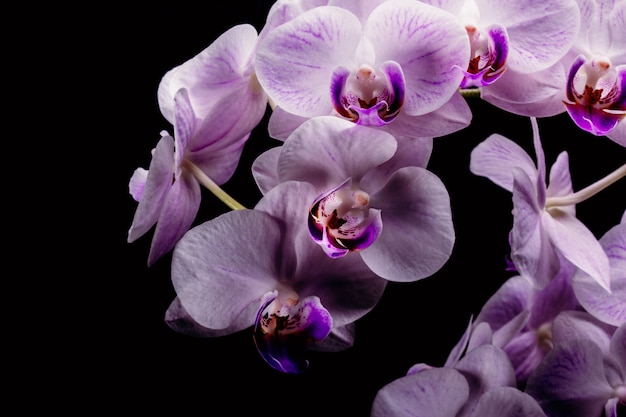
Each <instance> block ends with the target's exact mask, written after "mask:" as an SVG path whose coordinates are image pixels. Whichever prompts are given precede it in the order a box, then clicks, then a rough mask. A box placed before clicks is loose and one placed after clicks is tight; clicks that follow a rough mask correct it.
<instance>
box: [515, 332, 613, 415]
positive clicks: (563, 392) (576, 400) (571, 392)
mask: <svg viewBox="0 0 626 417" xmlns="http://www.w3.org/2000/svg"><path fill="white" fill-rule="evenodd" d="M612 390H613V388H612V387H611V386H610V385H609V384H608V382H607V380H606V378H605V376H604V364H603V354H602V350H601V349H600V347H599V346H598V345H597V344H595V343H594V342H593V341H591V340H588V339H576V340H571V341H569V342H567V343H565V344H562V345H559V346H555V348H554V349H553V350H552V351H551V352H550V353H548V355H546V357H545V358H544V360H543V361H542V362H541V363H540V364H539V366H538V367H537V369H536V370H535V372H534V373H532V374H531V375H530V377H529V378H528V384H527V385H526V390H525V391H526V392H527V393H528V394H530V395H531V396H532V397H534V398H535V399H536V400H537V401H538V402H539V404H540V405H541V408H543V410H544V411H545V412H546V413H547V414H548V415H550V416H557V417H588V416H593V415H598V414H600V413H601V411H602V409H603V407H604V404H605V403H606V401H607V400H608V399H609V398H610V397H611V392H612Z"/></svg>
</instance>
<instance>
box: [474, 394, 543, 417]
mask: <svg viewBox="0 0 626 417" xmlns="http://www.w3.org/2000/svg"><path fill="white" fill-rule="evenodd" d="M471 416H472V417H546V414H545V413H544V412H543V410H542V409H541V407H540V406H539V404H538V403H537V401H536V400H535V399H534V398H533V397H531V396H530V395H528V394H526V393H525V392H522V391H520V390H518V389H517V388H512V387H498V388H494V389H492V390H491V391H489V392H486V393H485V394H483V395H482V396H481V397H480V399H479V400H478V403H477V404H476V408H474V410H473V411H472V414H471Z"/></svg>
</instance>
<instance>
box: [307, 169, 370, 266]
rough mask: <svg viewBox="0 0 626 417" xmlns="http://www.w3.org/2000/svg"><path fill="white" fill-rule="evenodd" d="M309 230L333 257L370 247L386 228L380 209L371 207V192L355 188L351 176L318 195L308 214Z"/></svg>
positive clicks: (316, 241)
mask: <svg viewBox="0 0 626 417" xmlns="http://www.w3.org/2000/svg"><path fill="white" fill-rule="evenodd" d="M308 228H309V233H310V235H311V237H312V238H313V240H314V241H315V243H317V244H318V245H320V246H321V247H322V249H323V250H324V252H325V253H326V254H327V255H328V256H329V257H331V258H339V257H342V256H344V255H346V254H348V253H349V252H351V251H359V250H363V249H365V248H367V247H369V246H370V245H371V244H372V243H374V241H375V240H376V239H377V238H378V236H380V233H381V232H382V217H381V215H380V210H376V209H372V208H370V207H369V196H368V195H367V193H365V192H364V191H362V190H359V189H356V188H352V180H351V179H350V178H348V179H347V180H346V181H344V182H343V183H342V184H340V185H339V186H338V187H336V188H333V189H331V190H330V191H328V192H326V193H324V194H322V195H321V196H320V197H318V198H317V199H316V200H315V202H314V203H313V205H312V206H311V209H310V210H309V217H308Z"/></svg>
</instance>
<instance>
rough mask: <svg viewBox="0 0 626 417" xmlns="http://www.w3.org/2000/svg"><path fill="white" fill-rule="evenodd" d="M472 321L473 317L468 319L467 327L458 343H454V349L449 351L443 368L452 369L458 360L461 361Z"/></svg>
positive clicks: (470, 331) (470, 332)
mask: <svg viewBox="0 0 626 417" xmlns="http://www.w3.org/2000/svg"><path fill="white" fill-rule="evenodd" d="M473 319H474V318H473V317H470V320H469V323H468V324H467V327H466V328H465V331H464V332H463V335H462V336H461V338H460V339H459V340H458V342H456V345H454V347H453V348H452V349H450V352H449V353H448V357H447V358H446V361H445V363H444V364H443V366H444V367H445V368H452V367H454V365H456V363H457V362H458V361H459V359H461V357H462V356H463V354H464V353H465V350H466V348H467V344H468V343H469V339H470V336H471V334H472V328H473Z"/></svg>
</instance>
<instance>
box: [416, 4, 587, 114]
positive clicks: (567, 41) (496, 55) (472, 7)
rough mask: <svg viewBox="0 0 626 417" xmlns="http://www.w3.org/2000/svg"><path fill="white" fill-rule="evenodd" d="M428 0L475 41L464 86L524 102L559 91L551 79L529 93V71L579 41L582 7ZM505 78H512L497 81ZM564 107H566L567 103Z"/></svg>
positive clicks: (546, 65) (554, 59)
mask: <svg viewBox="0 0 626 417" xmlns="http://www.w3.org/2000/svg"><path fill="white" fill-rule="evenodd" d="M422 1H423V2H425V3H429V4H433V5H436V6H438V7H441V8H443V9H445V10H447V11H449V12H451V13H452V14H454V15H455V16H457V17H458V19H459V21H460V23H461V25H462V26H463V27H464V28H465V30H466V32H467V35H468V37H469V39H470V45H471V55H470V59H469V64H468V63H465V66H464V67H463V68H462V69H463V70H464V73H465V77H464V79H463V81H462V82H461V85H460V86H461V88H463V89H465V88H480V91H481V97H483V96H484V98H489V97H490V94H493V95H495V96H496V97H497V96H500V95H503V94H502V92H501V88H502V89H503V90H504V91H506V97H507V99H508V100H515V101H518V102H528V99H529V97H530V96H531V95H533V96H534V98H533V100H537V99H538V96H539V95H545V94H548V93H550V92H551V91H552V90H553V89H552V88H551V87H550V86H549V84H546V83H545V82H544V85H543V86H542V85H540V84H536V85H534V88H533V89H532V90H535V91H528V90H531V89H529V88H528V87H527V86H528V84H527V83H526V75H528V74H533V73H537V72H539V71H542V70H545V69H547V68H549V67H551V66H552V65H554V64H555V63H557V62H558V61H559V59H561V58H562V57H563V56H564V55H565V54H566V53H567V52H568V50H569V49H570V47H571V46H572V45H573V43H574V39H575V37H576V34H577V33H578V28H579V27H580V16H579V12H578V7H577V6H576V4H575V3H574V2H572V1H568V0H550V1H543V0H525V1H517V2H514V3H511V2H508V1H488V0H446V1H441V0H432V1H430V0H422ZM509 73H511V74H510V75H509ZM505 76H506V77H505ZM502 77H504V78H502ZM501 78H502V79H503V80H506V81H503V82H502V83H500V82H496V81H497V80H499V79H501ZM507 84H508V85H507ZM537 88H539V89H542V90H544V91H537V90H536V89H537ZM559 110H560V111H561V112H562V111H564V110H563V108H562V106H561V107H560V109H559Z"/></svg>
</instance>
